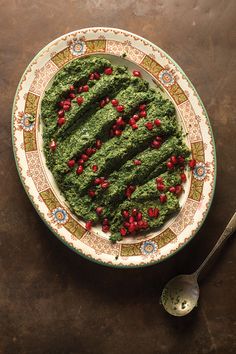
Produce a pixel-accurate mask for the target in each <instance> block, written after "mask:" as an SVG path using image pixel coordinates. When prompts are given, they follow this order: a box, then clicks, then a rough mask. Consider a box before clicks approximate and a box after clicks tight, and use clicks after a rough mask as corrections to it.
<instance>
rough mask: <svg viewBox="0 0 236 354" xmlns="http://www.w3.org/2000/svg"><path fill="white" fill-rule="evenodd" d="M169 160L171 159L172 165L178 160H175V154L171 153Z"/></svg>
mask: <svg viewBox="0 0 236 354" xmlns="http://www.w3.org/2000/svg"><path fill="white" fill-rule="evenodd" d="M170 161H171V162H172V163H173V164H174V165H176V164H177V163H178V160H177V158H176V156H175V155H172V156H171V158H170Z"/></svg>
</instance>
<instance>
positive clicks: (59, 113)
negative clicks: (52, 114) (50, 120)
mask: <svg viewBox="0 0 236 354" xmlns="http://www.w3.org/2000/svg"><path fill="white" fill-rule="evenodd" d="M57 115H58V117H59V118H62V117H64V115H65V112H64V111H63V109H60V111H58V112H57Z"/></svg>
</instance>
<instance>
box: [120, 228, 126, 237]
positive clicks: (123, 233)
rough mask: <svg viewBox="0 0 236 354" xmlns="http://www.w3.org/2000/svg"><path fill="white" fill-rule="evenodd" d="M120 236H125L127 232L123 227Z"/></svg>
mask: <svg viewBox="0 0 236 354" xmlns="http://www.w3.org/2000/svg"><path fill="white" fill-rule="evenodd" d="M120 234H121V236H125V235H126V234H127V230H126V229H125V228H124V227H122V228H121V229H120Z"/></svg>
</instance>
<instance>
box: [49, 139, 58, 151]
mask: <svg viewBox="0 0 236 354" xmlns="http://www.w3.org/2000/svg"><path fill="white" fill-rule="evenodd" d="M49 147H50V149H51V150H52V151H55V150H56V147H57V143H56V142H55V140H52V141H51V143H50V145H49Z"/></svg>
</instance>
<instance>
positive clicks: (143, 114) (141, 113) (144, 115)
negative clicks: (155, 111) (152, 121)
mask: <svg viewBox="0 0 236 354" xmlns="http://www.w3.org/2000/svg"><path fill="white" fill-rule="evenodd" d="M139 117H141V118H145V117H147V112H146V111H141V112H139Z"/></svg>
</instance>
